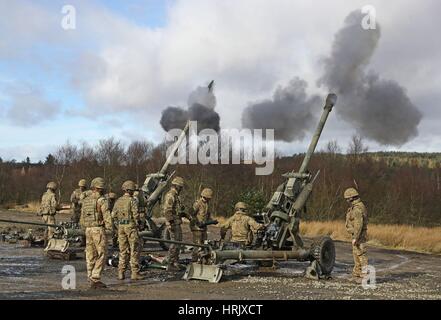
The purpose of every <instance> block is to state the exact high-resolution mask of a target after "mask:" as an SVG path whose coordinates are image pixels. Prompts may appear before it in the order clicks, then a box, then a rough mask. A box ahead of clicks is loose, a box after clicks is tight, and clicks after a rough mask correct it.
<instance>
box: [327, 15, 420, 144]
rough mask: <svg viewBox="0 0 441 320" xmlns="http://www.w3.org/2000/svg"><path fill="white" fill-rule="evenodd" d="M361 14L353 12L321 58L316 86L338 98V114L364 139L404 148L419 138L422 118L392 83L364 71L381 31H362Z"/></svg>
mask: <svg viewBox="0 0 441 320" xmlns="http://www.w3.org/2000/svg"><path fill="white" fill-rule="evenodd" d="M364 17H365V15H364V14H362V13H361V11H359V10H356V11H353V12H351V13H350V14H349V15H348V16H347V17H346V19H345V22H344V26H343V27H342V28H341V29H340V30H339V31H338V32H337V34H336V35H335V38H334V42H333V44H332V50H331V54H330V56H329V57H328V58H326V59H324V60H323V62H324V74H323V75H322V77H321V78H320V79H319V81H318V84H319V85H321V84H322V85H325V86H326V87H328V88H329V89H331V90H335V91H336V93H338V94H339V95H340V96H341V103H339V107H338V110H337V113H338V114H339V115H340V116H341V117H342V118H343V119H344V120H345V121H347V122H349V123H350V124H351V125H353V126H354V127H355V129H356V130H357V131H358V132H359V133H360V134H361V135H363V136H365V137H367V138H369V139H372V140H375V141H376V142H378V143H380V144H383V145H398V146H399V145H402V144H404V143H406V142H408V141H410V140H411V139H412V138H414V137H415V136H417V135H418V125H419V123H420V121H421V118H422V114H421V112H420V111H419V110H418V109H417V107H416V106H415V105H414V104H413V103H412V101H411V100H410V98H409V97H408V96H407V93H406V90H405V89H404V88H403V87H402V86H401V85H400V84H399V83H398V82H396V81H391V80H385V79H382V78H381V77H380V76H379V75H378V74H377V73H376V72H373V71H371V72H369V73H368V72H366V68H367V66H368V64H369V62H370V60H371V58H372V56H373V54H374V53H375V50H376V48H377V46H378V42H379V40H380V37H381V29H380V26H379V25H378V24H377V29H373V30H365V29H363V28H362V26H361V24H360V22H361V21H362V20H363V18H364Z"/></svg>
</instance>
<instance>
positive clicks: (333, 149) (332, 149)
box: [326, 140, 341, 155]
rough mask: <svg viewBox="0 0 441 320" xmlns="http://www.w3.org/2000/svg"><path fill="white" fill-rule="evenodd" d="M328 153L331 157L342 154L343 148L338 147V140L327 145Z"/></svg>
mask: <svg viewBox="0 0 441 320" xmlns="http://www.w3.org/2000/svg"><path fill="white" fill-rule="evenodd" d="M326 153H329V154H331V155H336V154H338V153H341V148H340V146H339V145H338V142H337V140H331V141H329V142H328V143H327V144H326Z"/></svg>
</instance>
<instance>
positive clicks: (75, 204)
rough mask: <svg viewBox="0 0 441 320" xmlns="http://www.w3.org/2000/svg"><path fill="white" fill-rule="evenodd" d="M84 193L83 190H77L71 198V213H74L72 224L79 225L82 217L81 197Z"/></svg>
mask: <svg viewBox="0 0 441 320" xmlns="http://www.w3.org/2000/svg"><path fill="white" fill-rule="evenodd" d="M83 193H84V191H83V190H81V188H78V189H75V190H74V191H73V192H72V194H71V196H70V202H71V212H72V222H74V223H79V222H80V217H81V204H80V200H81V195H82V194H83Z"/></svg>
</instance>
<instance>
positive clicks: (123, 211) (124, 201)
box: [112, 193, 140, 276]
mask: <svg viewBox="0 0 441 320" xmlns="http://www.w3.org/2000/svg"><path fill="white" fill-rule="evenodd" d="M112 217H113V218H114V219H116V220H117V222H118V242H119V263H118V271H119V272H120V273H124V272H125V270H126V268H127V263H128V260H129V257H130V269H131V271H132V276H133V275H136V274H138V273H139V255H140V242H139V235H138V225H139V218H140V216H139V212H138V202H137V201H136V199H135V198H134V197H132V196H130V194H128V193H126V194H124V195H123V196H122V197H120V198H119V199H118V200H117V201H116V203H115V207H114V208H113V211H112Z"/></svg>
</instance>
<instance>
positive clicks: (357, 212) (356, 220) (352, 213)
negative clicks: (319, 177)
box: [344, 188, 368, 279]
mask: <svg viewBox="0 0 441 320" xmlns="http://www.w3.org/2000/svg"><path fill="white" fill-rule="evenodd" d="M344 198H345V199H346V201H347V202H348V203H349V208H348V211H347V214H346V230H347V232H348V233H349V234H350V235H351V236H352V254H353V256H354V269H353V271H352V276H353V278H354V279H359V278H361V277H362V274H363V272H365V268H366V267H367V265H368V258H367V256H366V245H365V243H366V241H367V224H368V215H367V210H366V207H365V206H364V204H363V202H361V200H360V196H359V194H358V191H357V190H355V189H354V188H349V189H347V190H346V191H345V192H344Z"/></svg>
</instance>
